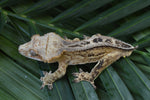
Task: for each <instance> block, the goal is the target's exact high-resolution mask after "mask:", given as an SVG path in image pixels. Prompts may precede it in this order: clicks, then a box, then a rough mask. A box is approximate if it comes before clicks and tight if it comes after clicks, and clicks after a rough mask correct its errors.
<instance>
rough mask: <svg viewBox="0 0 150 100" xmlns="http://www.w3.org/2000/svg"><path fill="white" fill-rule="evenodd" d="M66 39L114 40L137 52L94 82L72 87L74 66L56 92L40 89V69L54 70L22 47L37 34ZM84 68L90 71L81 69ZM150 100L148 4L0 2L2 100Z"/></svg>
mask: <svg viewBox="0 0 150 100" xmlns="http://www.w3.org/2000/svg"><path fill="white" fill-rule="evenodd" d="M48 32H56V33H57V34H59V35H61V36H62V37H64V36H67V37H68V38H71V39H73V38H75V37H78V38H80V39H83V35H88V36H92V35H93V34H95V33H101V34H103V35H108V36H113V37H116V38H118V39H121V40H123V41H125V42H128V43H131V44H132V45H134V46H135V45H139V48H138V49H137V50H136V51H134V52H133V54H132V55H131V56H130V57H128V58H121V59H120V60H118V61H117V62H115V63H114V64H112V65H111V67H109V68H107V69H106V70H105V71H103V72H102V74H101V75H100V76H99V77H98V78H97V80H96V82H95V83H96V86H97V89H96V91H95V90H94V89H93V88H92V87H91V85H90V84H89V83H88V82H80V83H73V82H72V80H73V76H72V74H71V73H72V72H76V71H78V68H79V67H81V68H82V69H83V70H88V69H89V68H92V66H94V64H85V65H80V66H79V65H76V66H71V67H69V68H68V70H67V74H66V75H65V76H64V77H63V78H62V79H60V80H58V81H56V82H55V83H54V88H53V90H52V91H49V90H48V89H47V88H44V90H40V86H41V82H40V80H39V78H40V76H42V72H41V71H42V70H47V71H49V70H53V71H54V70H55V69H56V68H57V67H56V66H57V63H54V64H44V63H42V62H37V61H34V60H31V59H28V58H25V57H23V56H21V55H20V54H19V53H18V46H19V45H20V44H23V43H25V42H27V41H29V40H30V37H31V36H32V35H33V34H41V35H43V34H45V33H48ZM83 66H86V67H83ZM16 99H17V100H99V99H101V100H150V0H82V1H81V0H0V100H16Z"/></svg>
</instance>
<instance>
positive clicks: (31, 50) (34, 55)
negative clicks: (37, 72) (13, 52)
mask: <svg viewBox="0 0 150 100" xmlns="http://www.w3.org/2000/svg"><path fill="white" fill-rule="evenodd" d="M61 41H62V39H61V37H60V36H58V35H57V34H55V33H53V32H51V33H48V34H45V35H43V36H40V35H33V36H32V37H31V41H29V42H27V43H25V44H22V45H20V46H19V48H18V50H19V53H20V54H22V55H23V56H25V57H28V58H31V59H34V60H38V61H44V62H51V59H52V58H56V57H57V56H59V55H60V54H61V51H60V49H61V46H62V44H61V43H62V42H61Z"/></svg>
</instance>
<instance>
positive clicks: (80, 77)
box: [72, 69, 96, 89]
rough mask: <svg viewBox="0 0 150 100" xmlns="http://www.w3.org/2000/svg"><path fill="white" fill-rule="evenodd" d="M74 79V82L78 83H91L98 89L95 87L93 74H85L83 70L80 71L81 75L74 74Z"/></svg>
mask: <svg viewBox="0 0 150 100" xmlns="http://www.w3.org/2000/svg"><path fill="white" fill-rule="evenodd" d="M72 74H73V76H74V77H76V78H75V79H74V82H76V83H78V82H80V81H88V82H90V83H91V85H92V86H93V87H94V88H95V89H96V86H95V85H94V80H93V79H92V77H91V74H90V73H88V72H84V71H83V70H82V69H79V73H72Z"/></svg>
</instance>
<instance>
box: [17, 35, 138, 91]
mask: <svg viewBox="0 0 150 100" xmlns="http://www.w3.org/2000/svg"><path fill="white" fill-rule="evenodd" d="M84 37H85V39H84V40H79V39H78V38H75V39H74V40H70V39H67V38H66V39H63V38H61V37H60V36H58V35H57V34H55V33H47V34H45V35H44V36H39V35H34V36H33V37H32V38H31V41H30V42H27V43H25V44H23V45H20V46H19V52H20V53H21V54H22V55H24V56H26V57H28V58H31V59H35V60H38V61H43V62H46V63H53V62H58V63H59V66H58V69H57V70H56V71H55V72H53V73H51V71H50V72H49V73H48V72H43V73H44V75H45V76H44V77H41V81H43V85H42V87H41V88H44V86H45V85H48V88H49V89H52V88H53V85H52V84H53V82H55V81H56V80H57V79H59V78H61V77H62V76H64V75H65V73H66V69H67V67H68V65H77V64H85V63H93V62H97V64H96V65H95V67H94V68H93V69H92V70H91V72H90V73H88V72H83V71H82V70H81V69H80V71H79V73H73V75H74V76H75V77H76V78H75V79H74V82H80V81H88V82H90V83H91V84H92V86H93V87H94V88H96V86H95V85H94V80H95V79H96V78H97V77H98V76H99V74H100V73H101V72H102V71H103V70H104V69H105V68H106V67H107V66H109V65H110V64H112V63H113V62H115V61H116V60H118V59H119V58H120V57H125V56H130V55H131V53H132V51H133V50H134V49H136V48H137V47H133V46H132V45H130V44H128V43H125V42H123V41H120V40H117V39H114V38H111V37H107V36H102V35H100V34H97V35H93V36H92V37H87V36H84Z"/></svg>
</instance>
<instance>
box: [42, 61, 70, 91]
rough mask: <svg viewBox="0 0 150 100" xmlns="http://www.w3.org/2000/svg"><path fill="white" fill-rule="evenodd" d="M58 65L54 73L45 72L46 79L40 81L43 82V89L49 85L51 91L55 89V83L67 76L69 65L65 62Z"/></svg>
mask: <svg viewBox="0 0 150 100" xmlns="http://www.w3.org/2000/svg"><path fill="white" fill-rule="evenodd" d="M58 63H59V66H58V69H57V70H56V71H55V72H54V73H51V71H50V72H49V73H48V72H45V71H44V73H43V74H44V77H41V78H40V80H41V81H42V82H43V84H42V86H41V89H42V88H44V86H45V85H47V86H48V88H49V89H50V90H51V89H52V88H53V82H55V81H56V80H57V79H59V78H61V77H62V76H64V75H65V73H66V68H67V66H68V64H66V63H64V62H58Z"/></svg>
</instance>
